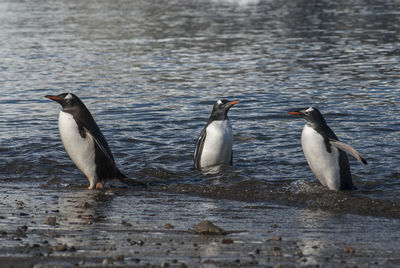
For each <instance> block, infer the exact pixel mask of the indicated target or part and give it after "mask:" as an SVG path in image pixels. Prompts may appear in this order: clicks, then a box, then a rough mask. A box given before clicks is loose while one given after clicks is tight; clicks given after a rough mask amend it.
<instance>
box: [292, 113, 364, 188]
mask: <svg viewBox="0 0 400 268" xmlns="http://www.w3.org/2000/svg"><path fill="white" fill-rule="evenodd" d="M289 114H291V115H297V116H301V117H303V118H304V119H305V120H306V122H307V123H306V125H305V126H304V128H303V131H302V134H301V146H302V148H303V152H304V156H305V157H306V159H307V162H308V165H309V166H310V168H311V170H312V171H313V172H314V174H315V176H316V177H317V178H318V180H319V181H320V182H321V183H322V185H324V186H326V187H328V188H329V189H331V190H336V191H338V190H354V189H356V187H355V186H354V184H353V179H352V176H351V172H350V164H349V159H348V157H347V154H346V152H348V153H349V154H351V155H352V156H354V157H355V158H356V159H358V160H360V161H361V162H362V163H363V164H365V165H367V161H366V160H365V159H364V158H363V157H362V156H361V155H360V154H359V153H358V152H357V151H356V150H355V149H354V148H353V147H351V146H350V145H348V144H345V143H343V142H341V141H339V139H338V138H337V136H336V135H335V133H334V132H333V130H332V129H331V128H330V127H329V126H328V125H327V124H326V121H325V119H324V117H323V116H322V114H321V113H320V111H319V110H318V109H317V108H315V107H309V108H304V109H298V110H293V111H289Z"/></svg>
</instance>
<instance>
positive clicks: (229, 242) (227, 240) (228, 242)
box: [222, 238, 233, 244]
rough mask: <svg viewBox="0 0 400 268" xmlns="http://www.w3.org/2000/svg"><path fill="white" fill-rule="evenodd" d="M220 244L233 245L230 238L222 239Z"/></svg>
mask: <svg viewBox="0 0 400 268" xmlns="http://www.w3.org/2000/svg"><path fill="white" fill-rule="evenodd" d="M222 244H233V240H232V239H230V238H226V239H223V240H222Z"/></svg>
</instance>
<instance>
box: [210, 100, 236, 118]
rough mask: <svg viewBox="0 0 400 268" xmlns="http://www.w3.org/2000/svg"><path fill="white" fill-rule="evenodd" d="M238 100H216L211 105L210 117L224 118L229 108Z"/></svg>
mask: <svg viewBox="0 0 400 268" xmlns="http://www.w3.org/2000/svg"><path fill="white" fill-rule="evenodd" d="M238 103H239V101H228V100H218V101H217V102H216V103H215V104H214V107H213V110H212V112H211V117H212V118H213V119H214V120H224V119H226V117H227V114H228V111H229V109H230V108H231V107H232V106H233V105H235V104H238Z"/></svg>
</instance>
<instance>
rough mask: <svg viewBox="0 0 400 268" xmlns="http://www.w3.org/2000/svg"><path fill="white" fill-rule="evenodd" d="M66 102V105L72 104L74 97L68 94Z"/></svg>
mask: <svg viewBox="0 0 400 268" xmlns="http://www.w3.org/2000/svg"><path fill="white" fill-rule="evenodd" d="M64 100H65V102H66V103H70V102H71V101H72V95H71V94H68V95H67V96H65V98H64Z"/></svg>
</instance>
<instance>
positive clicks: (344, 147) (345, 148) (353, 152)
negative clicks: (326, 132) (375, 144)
mask: <svg viewBox="0 0 400 268" xmlns="http://www.w3.org/2000/svg"><path fill="white" fill-rule="evenodd" d="M329 143H330V144H331V145H332V146H335V147H336V148H338V149H340V150H343V151H345V152H348V153H349V154H351V155H352V156H354V157H355V158H356V159H358V160H360V161H361V162H362V163H363V164H364V165H367V164H368V163H367V160H365V159H364V158H363V157H362V156H361V155H360V153H359V152H357V150H356V149H354V148H353V147H351V146H350V145H348V144H346V143H344V142H341V141H338V140H334V139H329Z"/></svg>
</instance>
